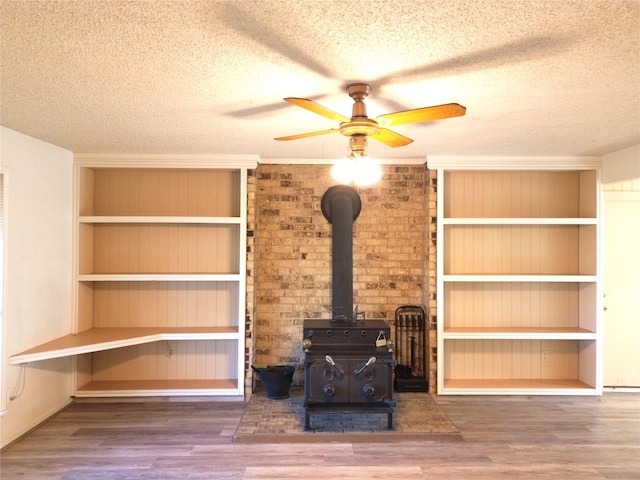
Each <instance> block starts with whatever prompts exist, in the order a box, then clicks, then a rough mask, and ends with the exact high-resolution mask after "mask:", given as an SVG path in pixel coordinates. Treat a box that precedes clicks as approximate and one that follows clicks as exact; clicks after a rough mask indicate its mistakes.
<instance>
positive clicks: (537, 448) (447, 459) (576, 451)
mask: <svg viewBox="0 0 640 480" xmlns="http://www.w3.org/2000/svg"><path fill="white" fill-rule="evenodd" d="M438 402H439V404H440V406H441V408H442V410H443V411H444V412H445V413H446V414H447V415H448V416H449V418H450V419H451V420H452V421H453V423H454V424H455V425H456V427H458V429H459V430H460V431H461V432H462V435H463V438H464V440H463V441H462V442H403V443H393V444H380V443H358V444H355V443H348V442H345V441H344V439H341V438H340V436H337V437H336V438H335V441H333V442H327V443H321V444H282V443H280V444H234V443H232V437H233V434H234V432H235V429H236V427H237V425H238V423H239V421H240V418H241V416H242V413H243V408H244V404H242V403H240V402H169V401H158V402H132V403H76V404H73V405H72V406H70V407H69V408H68V409H66V410H65V411H63V412H61V413H59V414H58V415H56V416H55V417H53V418H52V419H50V420H49V421H48V422H47V423H45V424H44V425H42V426H41V427H39V428H38V429H36V430H35V431H33V432H32V433H31V434H29V435H28V436H26V437H25V438H23V439H21V440H20V441H18V442H16V443H14V444H13V445H11V446H10V447H8V448H7V449H5V451H3V452H2V454H1V458H0V468H1V470H0V476H1V478H2V479H3V480H13V479H29V480H40V479H47V480H51V479H64V480H70V479H74V480H76V479H77V480H80V479H82V480H94V479H119V480H120V479H227V480H250V479H251V480H254V479H255V480H258V479H260V480H276V479H277V480H289V479H291V480H298V479H300V480H302V479H304V480H327V479H331V480H355V479H358V480H363V479H364V480H366V479H385V480H414V479H417V480H427V479H429V480H434V479H436V480H437V479H446V480H453V479H474V480H483V479H496V478H498V479H501V478H504V479H513V478H527V479H554V478H557V479H571V480H573V479H638V478H640V395H638V394H633V393H606V394H605V395H604V396H602V397H508V396H504V397H493V396H492V397H484V396H463V397H457V396H447V397H438Z"/></svg>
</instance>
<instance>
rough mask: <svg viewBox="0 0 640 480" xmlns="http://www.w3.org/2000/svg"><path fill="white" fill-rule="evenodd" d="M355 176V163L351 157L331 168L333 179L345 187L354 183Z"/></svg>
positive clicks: (342, 159)
mask: <svg viewBox="0 0 640 480" xmlns="http://www.w3.org/2000/svg"><path fill="white" fill-rule="evenodd" d="M354 174H355V162H354V161H353V159H352V158H349V157H344V158H341V159H340V160H338V161H337V162H336V163H335V164H334V165H333V167H332V168H331V176H332V177H333V179H334V180H335V181H337V182H339V183H342V184H344V185H348V184H350V183H351V182H352V181H353V176H354Z"/></svg>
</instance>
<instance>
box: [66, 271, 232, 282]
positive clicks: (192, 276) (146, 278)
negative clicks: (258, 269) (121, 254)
mask: <svg viewBox="0 0 640 480" xmlns="http://www.w3.org/2000/svg"><path fill="white" fill-rule="evenodd" d="M240 280H242V277H241V276H240V274H237V273H86V274H83V275H78V281H80V282H238V281H240Z"/></svg>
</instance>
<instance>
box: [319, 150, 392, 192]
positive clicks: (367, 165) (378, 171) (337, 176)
mask: <svg viewBox="0 0 640 480" xmlns="http://www.w3.org/2000/svg"><path fill="white" fill-rule="evenodd" d="M331 176H332V177H333V179H334V180H336V181H338V182H340V183H342V184H345V185H348V184H349V183H354V184H356V185H358V186H366V185H371V184H374V183H376V182H377V181H378V180H380V179H381V178H382V168H380V165H379V164H378V162H376V161H375V160H374V159H372V158H371V157H369V156H367V155H366V153H364V152H353V151H352V152H351V154H349V156H348V157H345V158H341V159H340V160H338V161H337V162H336V163H335V164H334V166H333V168H332V169H331Z"/></svg>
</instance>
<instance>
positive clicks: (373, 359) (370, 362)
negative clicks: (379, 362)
mask: <svg viewBox="0 0 640 480" xmlns="http://www.w3.org/2000/svg"><path fill="white" fill-rule="evenodd" d="M374 363H376V357H371V358H370V359H369V360H367V363H365V364H364V365H362V366H361V367H360V368H359V369H358V370H355V371H354V372H353V373H355V374H356V377H357V376H358V375H360V374H361V373H362V372H364V371H365V370H366V369H367V367H370V366H371V365H373V364H374Z"/></svg>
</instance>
